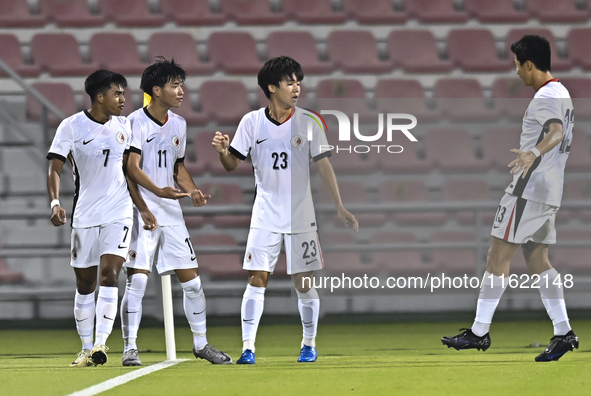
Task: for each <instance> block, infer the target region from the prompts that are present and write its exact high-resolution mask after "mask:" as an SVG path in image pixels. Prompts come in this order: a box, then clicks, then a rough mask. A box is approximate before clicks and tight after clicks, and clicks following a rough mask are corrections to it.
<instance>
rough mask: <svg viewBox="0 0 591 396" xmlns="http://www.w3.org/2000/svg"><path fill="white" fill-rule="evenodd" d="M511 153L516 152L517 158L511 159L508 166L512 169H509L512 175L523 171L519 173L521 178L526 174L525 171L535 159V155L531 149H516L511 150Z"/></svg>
mask: <svg viewBox="0 0 591 396" xmlns="http://www.w3.org/2000/svg"><path fill="white" fill-rule="evenodd" d="M511 152H512V153H515V154H517V158H516V159H514V160H513V161H511V163H510V164H509V165H507V167H508V168H511V167H512V169H511V170H510V171H509V172H510V173H511V174H512V175H514V174H516V173H519V172H521V171H523V175H521V178H522V179H525V176H527V172H528V171H529V168H531V166H532V165H533V163H534V161H535V160H536V155H535V154H534V153H532V152H531V151H528V152H525V151H521V150H518V149H513V150H511Z"/></svg>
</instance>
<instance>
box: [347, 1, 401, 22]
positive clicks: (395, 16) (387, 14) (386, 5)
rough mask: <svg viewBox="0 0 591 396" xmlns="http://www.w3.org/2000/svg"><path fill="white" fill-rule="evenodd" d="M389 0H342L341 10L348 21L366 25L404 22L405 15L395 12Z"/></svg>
mask: <svg viewBox="0 0 591 396" xmlns="http://www.w3.org/2000/svg"><path fill="white" fill-rule="evenodd" d="M392 5H393V4H392V1H390V0H373V1H366V0H343V9H344V11H345V12H346V13H347V15H348V17H349V19H355V20H357V22H359V23H367V24H391V23H404V22H406V18H407V16H406V13H404V12H400V11H395V10H394V7H392Z"/></svg>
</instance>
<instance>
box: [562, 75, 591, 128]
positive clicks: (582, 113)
mask: <svg viewBox="0 0 591 396" xmlns="http://www.w3.org/2000/svg"><path fill="white" fill-rule="evenodd" d="M560 82H561V83H562V84H563V85H564V86H565V87H566V89H568V92H569V93H570V96H571V98H572V100H573V106H574V109H575V121H576V120H589V119H590V118H591V78H584V77H565V78H561V79H560Z"/></svg>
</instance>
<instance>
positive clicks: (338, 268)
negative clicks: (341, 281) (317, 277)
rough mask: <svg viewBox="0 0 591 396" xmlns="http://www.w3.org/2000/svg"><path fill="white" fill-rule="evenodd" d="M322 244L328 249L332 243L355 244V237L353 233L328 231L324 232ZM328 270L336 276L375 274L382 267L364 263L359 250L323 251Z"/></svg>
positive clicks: (321, 239)
mask: <svg viewBox="0 0 591 396" xmlns="http://www.w3.org/2000/svg"><path fill="white" fill-rule="evenodd" d="M320 244H321V245H322V246H323V247H324V248H325V249H326V248H327V247H328V246H330V245H349V246H350V245H355V244H356V241H355V237H354V236H353V234H352V233H349V232H347V233H345V232H339V233H327V234H322V235H321V238H320ZM322 257H323V261H324V266H325V270H326V272H328V273H329V274H333V275H335V276H340V275H341V274H342V275H344V276H348V277H351V276H358V275H364V274H367V275H375V274H377V273H378V272H379V270H380V268H379V267H378V266H377V265H375V264H374V263H363V262H362V261H361V258H360V257H359V253H357V252H326V253H325V252H323V253H322Z"/></svg>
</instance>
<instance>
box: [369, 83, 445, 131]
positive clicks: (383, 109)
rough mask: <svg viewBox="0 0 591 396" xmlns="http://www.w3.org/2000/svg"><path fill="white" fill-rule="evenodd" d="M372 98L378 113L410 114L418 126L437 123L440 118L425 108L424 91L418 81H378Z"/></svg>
mask: <svg viewBox="0 0 591 396" xmlns="http://www.w3.org/2000/svg"><path fill="white" fill-rule="evenodd" d="M374 97H375V99H376V107H377V110H378V112H380V113H407V114H412V115H414V116H415V117H416V118H417V122H418V123H419V124H422V123H423V122H429V121H437V120H438V119H439V117H440V115H439V112H438V111H436V110H433V109H431V108H429V107H427V102H426V101H427V99H426V97H425V91H424V90H423V87H422V85H421V83H420V82H419V81H418V80H407V79H394V78H392V79H390V78H387V79H386V78H384V79H380V80H378V82H377V83H376V87H375V90H374Z"/></svg>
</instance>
